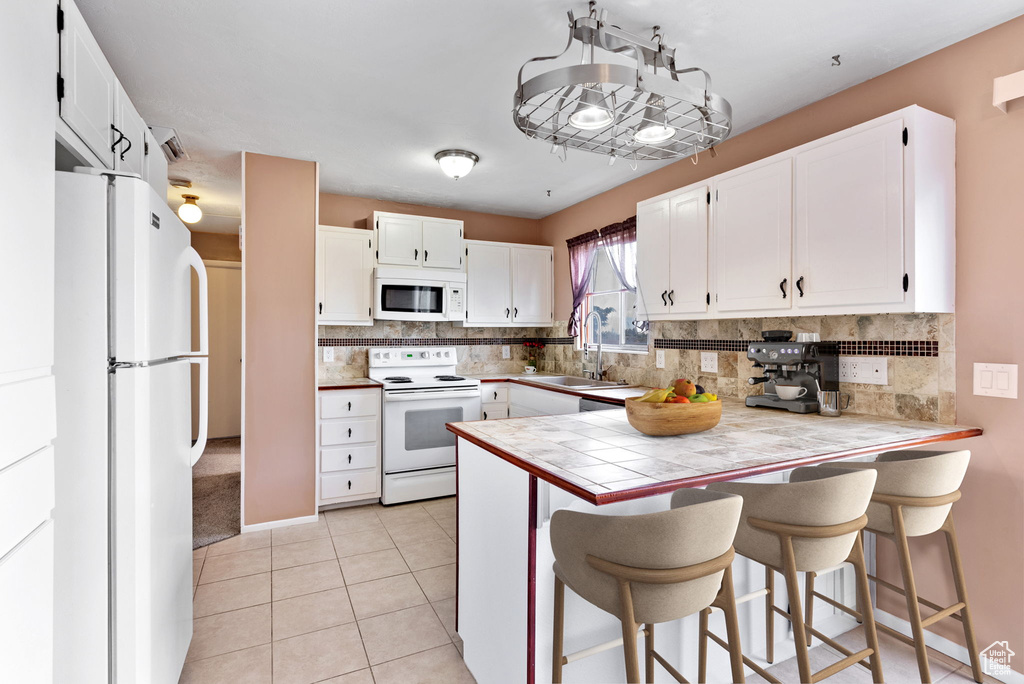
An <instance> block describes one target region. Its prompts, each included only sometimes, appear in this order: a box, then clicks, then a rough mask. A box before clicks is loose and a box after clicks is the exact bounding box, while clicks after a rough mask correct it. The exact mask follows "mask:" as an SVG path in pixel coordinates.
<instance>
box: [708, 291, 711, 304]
mask: <svg viewBox="0 0 1024 684" xmlns="http://www.w3.org/2000/svg"><path fill="white" fill-rule="evenodd" d="M708 306H711V293H710V292H708Z"/></svg>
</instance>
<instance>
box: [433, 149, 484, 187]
mask: <svg viewBox="0 0 1024 684" xmlns="http://www.w3.org/2000/svg"><path fill="white" fill-rule="evenodd" d="M434 159H436V160H437V163H438V164H440V165H441V170H442V171H444V172H445V174H446V175H448V176H451V177H452V178H454V179H455V180H459V179H460V178H462V177H463V176H466V175H469V172H470V171H472V170H473V167H474V166H476V163H477V162H478V161H480V157H478V156H476V155H475V154H473V153H472V152H467V151H466V150H441V151H440V152H438V153H437V154H435V155H434Z"/></svg>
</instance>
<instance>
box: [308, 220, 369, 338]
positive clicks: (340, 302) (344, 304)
mask: <svg viewBox="0 0 1024 684" xmlns="http://www.w3.org/2000/svg"><path fill="white" fill-rule="evenodd" d="M372 238H373V234H372V233H371V232H370V231H368V230H360V229H358V228H335V227H333V226H318V227H317V232H316V297H317V323H318V324H319V325H373V298H372V295H373V282H372V280H373V251H372V248H371V241H372Z"/></svg>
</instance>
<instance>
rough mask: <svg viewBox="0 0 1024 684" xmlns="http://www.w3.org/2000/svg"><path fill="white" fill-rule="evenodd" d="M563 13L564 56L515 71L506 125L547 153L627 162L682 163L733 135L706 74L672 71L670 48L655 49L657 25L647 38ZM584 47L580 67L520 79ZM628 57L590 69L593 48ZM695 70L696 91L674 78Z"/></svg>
mask: <svg viewBox="0 0 1024 684" xmlns="http://www.w3.org/2000/svg"><path fill="white" fill-rule="evenodd" d="M568 15H569V40H568V42H567V43H566V46H565V50H563V51H562V52H561V53H560V54H557V55H551V56H549V57H534V58H533V59H530V60H528V61H527V62H526V63H524V64H523V66H522V67H521V68H520V69H519V76H518V79H517V81H516V92H515V96H514V98H513V107H512V119H513V121H514V122H515V125H516V127H517V128H518V129H519V130H521V131H522V132H523V133H525V134H526V135H527V136H529V137H531V138H536V139H538V140H543V141H545V142H548V143H550V144H552V145H553V146H554V147H552V151H557V149H558V147H559V146H561V147H562V149H563V150H564V149H567V148H570V147H572V148H576V149H579V150H583V151H585V152H593V153H595V154H601V155H606V156H610V157H612V160H614V159H615V158H617V157H623V158H628V159H632V160H640V161H644V160H664V159H681V158H684V157H689V156H691V155H696V154H698V153H699V152H702V151H704V150H708V149H711V148H713V147H714V146H715V145H717V144H718V143H720V142H722V141H723V140H725V139H726V138H728V137H729V133H730V132H731V131H732V106H731V105H730V104H729V102H728V101H727V100H726V99H725V98H723V97H722V96H721V95H717V94H715V93H713V92H712V91H711V76H710V75H709V74H708V73H707V72H706V71H704V70H703V69H700V68H698V67H690V68H686V69H678V68H676V58H675V53H676V51H675V48H672V47H668V46H667V45H664V44H663V43H662V36H661V35H660V34H659V33H658V30H659V27H657V26H655V27H654V35H653V36H652V38H651V39H650V40H647V39H644V38H641V37H640V36H637V35H634V34H632V33H629V32H627V31H624V30H622V29H621V28H619V27H618V26H613V25H611V24H610V23H609V22H608V12H607V10H598V9H597V7H596V3H595V2H591V3H590V13H589V14H588V15H587V16H585V17H580V18H579V19H577V18H575V17H574V16H573V13H572V11H571V10H570V11H569V12H568ZM574 40H576V41H579V42H580V43H581V45H582V47H583V59H582V63H581V64H574V65H570V66H564V67H558V68H553V69H551V70H550V71H546V72H544V73H541V74H539V75H537V76H534V77H532V78H530V79H529V80H527V81H525V82H524V81H523V71H524V69H526V67H527V65H529V64H531V63H533V62H541V61H545V60H551V59H557V58H559V57H561V56H562V55H564V54H565V53H566V52H568V51H569V48H571V47H572V44H573V41H574ZM597 49H600V50H604V51H606V52H611V53H615V54H621V55H625V56H627V57H630V58H632V63H631V64H629V65H625V64H619V63H614V64H613V63H597V62H595V61H594V53H595V50H597ZM695 72H699V73H700V74H702V75H703V77H704V84H703V87H696V86H694V85H691V84H688V83H684V82H682V81H680V80H679V76H680V75H681V74H689V73H695Z"/></svg>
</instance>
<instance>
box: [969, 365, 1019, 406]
mask: <svg viewBox="0 0 1024 684" xmlns="http://www.w3.org/2000/svg"><path fill="white" fill-rule="evenodd" d="M974 393H975V394H976V395H978V396H982V397H1002V398H1003V399H1016V398H1017V364H1015V363H976V364H974Z"/></svg>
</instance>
